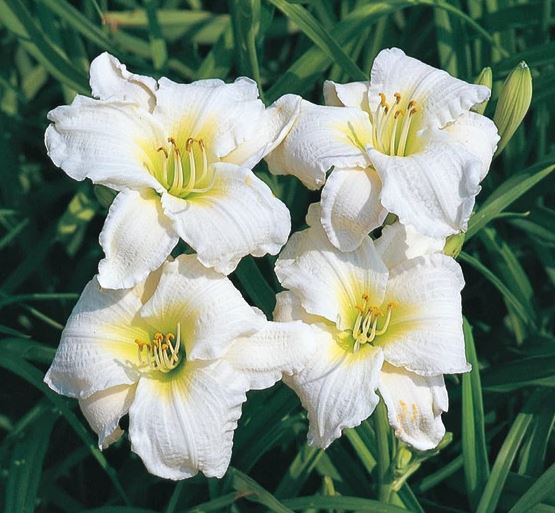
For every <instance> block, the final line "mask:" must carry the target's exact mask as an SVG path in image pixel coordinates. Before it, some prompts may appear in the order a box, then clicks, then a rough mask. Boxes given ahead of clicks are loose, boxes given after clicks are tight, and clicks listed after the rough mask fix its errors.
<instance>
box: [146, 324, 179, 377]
mask: <svg viewBox="0 0 555 513" xmlns="http://www.w3.org/2000/svg"><path fill="white" fill-rule="evenodd" d="M135 344H137V352H138V355H139V363H140V365H141V366H142V367H147V368H148V369H150V370H157V371H160V372H163V373H166V372H170V371H172V370H173V369H175V368H176V367H177V366H178V365H179V362H180V361H181V360H182V359H183V358H184V353H185V352H184V350H183V348H182V347H181V325H180V323H177V335H174V334H173V333H166V334H163V333H160V332H157V333H155V334H154V337H152V340H151V341H150V342H145V341H143V340H139V339H135Z"/></svg>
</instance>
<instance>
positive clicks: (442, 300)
mask: <svg viewBox="0 0 555 513" xmlns="http://www.w3.org/2000/svg"><path fill="white" fill-rule="evenodd" d="M463 286H464V278H463V275H462V272H461V268H460V266H459V265H458V264H457V263H456V262H455V261H454V260H453V259H452V258H449V257H446V256H444V255H441V254H433V255H428V256H423V257H418V258H413V259H411V260H408V261H406V262H404V263H402V264H400V265H398V266H397V267H395V268H393V269H392V270H391V272H390V278H389V282H388V285H387V291H386V294H385V301H386V302H388V303H392V304H393V305H394V307H393V314H392V317H391V323H390V325H389V328H388V330H387V332H386V333H385V334H384V335H382V336H380V337H379V339H377V343H378V344H379V345H380V346H381V347H382V348H383V351H384V356H385V360H386V361H387V362H389V363H391V364H392V365H394V366H396V367H403V368H405V369H407V370H409V371H412V372H415V373H416V374H419V375H421V376H433V375H438V374H453V373H458V372H467V371H469V370H470V366H469V365H468V363H467V361H466V357H465V351H464V336H463V331H462V310H461V295H460V291H461V289H462V288H463Z"/></svg>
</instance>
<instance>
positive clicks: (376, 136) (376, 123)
mask: <svg viewBox="0 0 555 513" xmlns="http://www.w3.org/2000/svg"><path fill="white" fill-rule="evenodd" d="M378 94H379V97H380V103H379V105H378V107H377V108H376V111H375V112H374V113H373V115H372V136H373V144H374V148H375V149H376V150H378V151H380V152H382V153H385V154H386V155H391V156H405V154H406V151H407V144H408V141H409V137H410V135H411V129H412V118H413V117H414V115H415V114H416V113H417V112H418V108H417V104H416V101H415V100H410V101H409V102H408V103H407V104H406V107H402V100H403V97H402V95H401V93H399V92H396V93H393V97H394V99H395V102H394V103H393V104H392V106H391V107H390V105H389V104H388V103H387V97H386V96H385V94H384V93H378Z"/></svg>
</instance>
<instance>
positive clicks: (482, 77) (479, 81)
mask: <svg viewBox="0 0 555 513" xmlns="http://www.w3.org/2000/svg"><path fill="white" fill-rule="evenodd" d="M474 83H475V84H476V85H483V86H486V87H488V88H489V90H490V91H491V86H492V84H493V73H492V72H491V68H490V67H489V66H488V67H485V68H484V69H483V70H482V71H480V74H479V75H478V77H477V78H476V80H475V81H474ZM488 101H489V100H486V101H483V102H482V103H479V104H478V105H475V106H474V107H472V109H471V110H472V111H474V112H476V113H478V114H483V113H484V111H485V110H486V107H487V106H488Z"/></svg>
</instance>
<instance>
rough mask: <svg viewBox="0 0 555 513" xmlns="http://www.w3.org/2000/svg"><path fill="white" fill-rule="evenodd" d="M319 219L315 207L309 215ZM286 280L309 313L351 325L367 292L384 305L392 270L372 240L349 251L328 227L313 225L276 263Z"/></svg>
mask: <svg viewBox="0 0 555 513" xmlns="http://www.w3.org/2000/svg"><path fill="white" fill-rule="evenodd" d="M315 217H316V218H317V217H319V206H318V205H316V204H313V205H311V206H310V210H309V214H308V215H307V219H308V221H309V222H310V221H311V220H312V219H314V218H315ZM275 272H276V275H277V277H278V279H279V281H280V282H281V284H282V285H283V286H284V287H285V288H287V289H290V290H291V291H292V292H293V293H295V294H296V295H297V296H298V297H299V298H300V300H301V304H302V305H303V307H304V308H305V310H306V311H307V312H308V313H311V314H314V315H320V316H322V317H324V318H326V319H328V320H329V321H331V322H337V323H338V327H339V328H340V329H347V328H350V327H351V326H352V323H353V322H354V318H353V315H354V308H353V306H354V305H356V304H357V303H358V302H359V301H360V299H361V297H362V295H363V294H369V295H370V297H371V298H372V301H373V302H374V303H375V304H381V300H382V298H383V294H384V290H385V286H386V282H387V270H386V268H385V266H384V265H383V263H382V261H381V259H380V257H379V255H378V253H377V252H376V249H375V247H374V244H373V243H372V241H371V240H370V238H368V239H366V240H364V241H363V242H362V244H361V245H360V247H359V248H358V249H357V250H355V251H352V252H350V253H341V252H339V251H338V250H337V249H336V248H335V247H334V246H332V244H331V243H330V242H329V240H328V238H327V236H326V234H325V232H324V230H323V228H322V227H321V226H320V225H319V223H314V224H312V226H310V227H309V228H308V229H306V230H304V231H302V232H297V233H294V234H293V235H292V236H291V238H290V239H289V242H288V243H287V245H286V246H285V248H284V249H283V251H282V252H281V255H280V256H279V258H278V260H277V262H276V266H275Z"/></svg>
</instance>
